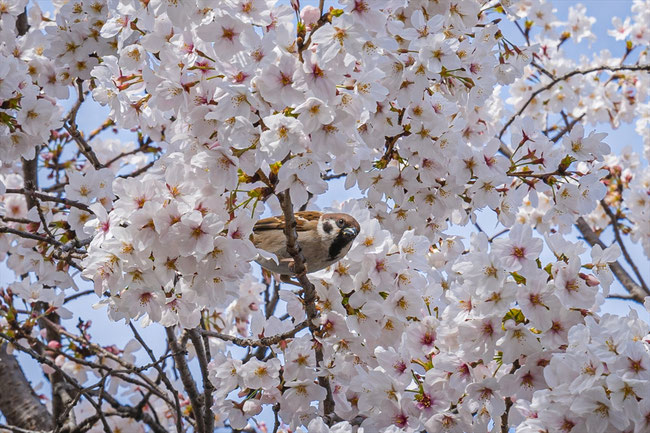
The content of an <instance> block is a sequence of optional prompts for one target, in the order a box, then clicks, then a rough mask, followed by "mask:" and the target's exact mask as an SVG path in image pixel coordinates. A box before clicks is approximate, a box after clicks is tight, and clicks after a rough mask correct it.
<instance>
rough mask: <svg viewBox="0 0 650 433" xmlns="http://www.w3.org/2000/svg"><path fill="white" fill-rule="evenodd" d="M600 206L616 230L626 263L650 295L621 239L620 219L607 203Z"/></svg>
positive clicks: (601, 203) (617, 240)
mask: <svg viewBox="0 0 650 433" xmlns="http://www.w3.org/2000/svg"><path fill="white" fill-rule="evenodd" d="M600 205H601V206H602V207H603V209H604V210H605V213H606V214H607V216H608V217H609V219H610V220H611V221H612V228H613V229H614V237H615V238H616V242H618V246H619V247H621V252H622V253H623V257H625V261H626V262H627V263H628V264H629V265H630V267H631V268H632V271H633V272H634V275H636V278H637V279H638V281H639V284H640V285H641V288H642V289H643V291H644V292H646V294H648V295H650V290H649V289H648V286H647V285H646V283H645V281H644V280H643V277H642V276H641V272H639V268H638V267H637V266H636V263H634V260H632V258H631V257H630V253H629V252H628V251H627V247H626V246H625V244H624V243H623V239H622V238H621V232H620V231H619V229H618V218H617V217H616V215H614V214H613V213H612V210H611V209H610V208H609V206H608V205H607V203H605V200H601V201H600Z"/></svg>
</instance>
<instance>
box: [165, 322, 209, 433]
mask: <svg viewBox="0 0 650 433" xmlns="http://www.w3.org/2000/svg"><path fill="white" fill-rule="evenodd" d="M165 332H166V333H167V341H168V342H169V347H170V348H171V349H172V353H174V361H175V362H176V369H177V370H178V373H179V374H180V377H181V382H183V387H184V388H185V391H186V392H187V396H188V397H189V399H190V404H191V405H192V412H193V413H194V419H195V420H196V430H197V432H198V433H206V432H205V422H204V419H203V417H202V416H201V412H202V411H201V400H200V399H199V392H198V391H197V389H196V383H195V382H194V377H192V373H191V372H190V368H189V366H188V365H187V361H186V360H185V356H184V354H183V350H181V348H180V346H179V345H178V342H177V341H176V336H175V335H174V329H173V328H172V327H171V326H170V327H167V328H165Z"/></svg>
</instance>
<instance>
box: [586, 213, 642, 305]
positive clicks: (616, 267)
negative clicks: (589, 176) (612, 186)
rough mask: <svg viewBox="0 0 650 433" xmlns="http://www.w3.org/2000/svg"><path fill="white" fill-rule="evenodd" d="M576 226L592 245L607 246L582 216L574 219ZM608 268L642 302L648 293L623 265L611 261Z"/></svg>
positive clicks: (636, 299)
mask: <svg viewBox="0 0 650 433" xmlns="http://www.w3.org/2000/svg"><path fill="white" fill-rule="evenodd" d="M576 227H577V228H578V230H580V233H582V236H583V237H584V238H585V240H586V241H587V242H588V243H589V245H591V246H592V247H593V246H594V245H596V244H598V245H600V247H601V248H603V249H605V248H607V246H606V245H605V244H604V243H603V242H602V241H601V240H600V238H599V237H598V235H597V234H596V233H595V232H594V231H593V230H591V227H589V224H587V221H585V220H584V218H582V217H580V218H578V220H577V221H576ZM609 268H610V269H611V270H612V273H613V274H614V275H615V276H616V278H617V279H618V281H619V282H620V283H621V284H622V285H623V287H624V288H625V290H627V291H628V292H629V293H630V296H631V297H632V298H633V299H634V300H635V301H637V302H640V303H641V304H643V300H644V299H645V297H646V296H648V295H649V294H648V293H646V292H644V290H643V289H642V288H641V286H639V285H638V284H637V283H636V282H635V281H634V280H633V279H632V277H630V276H629V275H628V273H627V271H625V269H623V266H621V265H620V263H618V262H612V263H610V264H609Z"/></svg>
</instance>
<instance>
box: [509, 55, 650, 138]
mask: <svg viewBox="0 0 650 433" xmlns="http://www.w3.org/2000/svg"><path fill="white" fill-rule="evenodd" d="M599 71H609V72H618V71H650V65H630V66H615V67H611V66H596V67H594V68H589V69H585V70H582V71H581V70H575V71H571V72H569V73H566V74H564V75H562V76H560V77H558V78H555V79H554V80H552V81H551V82H550V83H548V84H547V85H546V86H544V87H540V88H539V89H537V90H535V91H534V92H533V93H531V94H530V97H529V98H528V100H527V101H526V102H525V103H524V105H523V106H522V107H521V108H520V109H519V111H517V112H516V113H515V114H513V115H512V117H511V118H510V119H508V121H507V122H506V124H505V125H503V128H501V131H499V135H498V136H497V137H498V138H501V137H503V134H504V133H505V132H506V130H507V129H508V127H510V125H512V122H514V121H515V119H516V118H517V117H519V116H521V114H522V113H523V112H524V111H525V110H526V108H527V107H528V105H530V103H531V102H532V101H533V99H535V97H536V96H537V95H539V94H540V93H542V92H545V91H547V90H549V89H551V88H552V87H553V86H555V85H556V84H557V83H559V82H560V81H565V80H567V79H569V78H571V77H573V76H574V75H586V74H590V73H592V72H599Z"/></svg>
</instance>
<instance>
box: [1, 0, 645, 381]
mask: <svg viewBox="0 0 650 433" xmlns="http://www.w3.org/2000/svg"><path fill="white" fill-rule="evenodd" d="M37 3H38V4H39V5H40V6H41V8H42V9H43V10H45V11H47V10H52V3H51V2H50V1H45V0H38V1H37ZM302 3H303V4H305V2H302ZM308 3H312V4H313V3H314V2H308ZM331 3H332V2H329V1H326V5H329V4H331ZM553 3H554V4H555V5H556V7H557V9H558V12H557V16H558V18H559V19H560V20H565V19H566V17H567V14H568V8H569V7H570V6H572V5H575V4H577V3H579V2H575V1H568V0H564V1H563V0H559V1H555V2H553ZM583 3H585V4H586V5H587V10H588V13H589V14H590V15H592V16H594V17H595V18H596V23H595V25H594V27H593V32H594V33H595V34H596V35H597V37H598V40H597V42H596V43H594V44H593V45H592V47H591V48H589V47H588V43H587V42H582V43H581V44H578V45H576V44H574V43H573V42H572V41H569V42H567V43H565V45H564V49H565V51H566V53H567V54H568V55H569V56H571V57H573V58H578V56H580V55H582V54H584V53H586V52H590V53H593V52H598V51H599V50H601V49H604V48H607V49H610V51H612V53H613V54H614V55H620V53H621V52H622V50H623V48H624V46H623V44H622V43H621V42H616V41H615V40H614V39H613V38H610V37H609V36H608V35H607V33H606V31H607V29H609V28H610V27H611V17H612V15H613V13H614V12H616V13H621V18H622V19H624V18H625V16H626V15H629V13H630V12H629V7H630V6H631V5H632V1H626V0H589V1H586V2H583ZM508 28H509V29H506V36H507V37H508V38H509V39H510V40H511V41H513V42H520V43H523V41H522V38H521V36H520V35H519V33H518V31H517V30H516V29H515V28H514V25H511V24H510V25H509V26H508ZM107 112H108V110H107V109H105V108H103V107H100V106H98V105H97V104H91V103H85V104H84V105H83V107H82V109H81V112H80V113H79V117H78V118H79V119H93V121H92V122H91V123H90V124H89V125H88V124H84V125H81V126H82V128H83V130H85V131H86V132H88V131H90V130H92V129H94V128H95V127H96V126H97V125H98V124H99V123H101V121H102V120H103V119H105V116H106V114H107ZM93 122H94V123H93ZM586 129H587V131H589V130H591V128H586ZM596 129H597V130H599V131H603V132H608V133H609V136H608V138H607V140H606V141H607V142H608V144H609V145H610V146H611V148H612V151H613V152H614V153H619V152H620V150H621V149H622V148H623V147H625V146H627V145H631V146H633V148H634V149H635V150H636V151H638V152H639V153H641V152H642V145H641V140H640V138H639V137H638V136H637V134H636V133H635V132H634V126H633V125H623V126H621V127H620V128H619V129H617V130H612V129H611V128H610V127H609V126H607V125H599V126H598V127H597V128H596ZM104 136H105V137H108V136H109V135H106V134H105V135H104ZM120 137H121V138H123V139H130V135H129V133H124V134H120ZM358 196H359V191H358V190H353V191H346V190H345V189H344V188H343V181H341V180H338V181H337V180H335V181H331V182H330V189H329V191H327V192H326V193H325V194H323V195H322V196H320V197H318V200H317V201H316V203H317V204H318V206H320V207H326V206H329V205H330V204H332V203H333V202H334V201H341V200H344V199H346V198H351V197H358ZM491 214H492V213H491V212H490V211H485V212H482V213H481V217H480V219H479V221H480V224H481V226H482V227H483V228H484V229H486V230H487V231H488V232H493V233H494V232H496V231H498V229H497V228H495V220H494V217H493V215H491ZM471 231H472V228H471V227H470V228H454V229H453V232H454V233H457V234H461V235H467V234H468V233H470V232H471ZM576 235H577V234H576ZM603 240H604V242H605V243H607V244H609V243H610V242H611V241H612V235H611V233H609V232H607V233H605V235H604V236H603ZM628 245H629V247H630V254H631V255H632V257H638V258H639V259H640V260H639V263H638V264H639V267H640V269H641V270H642V272H643V273H644V278H645V279H646V281H650V265H649V264H648V260H647V258H645V256H644V255H643V251H642V250H641V248H640V247H639V246H638V245H634V244H629V243H628ZM14 278H15V277H14V275H13V273H12V272H11V271H9V270H8V269H7V268H6V267H5V266H4V264H0V286H6V285H7V284H8V283H10V282H12V281H14ZM82 287H83V288H84V289H85V288H89V287H91V285H90V284H89V283H83V284H82ZM619 292H620V286H619ZM96 301H97V298H96V297H95V296H94V295H90V296H87V297H84V298H81V299H78V300H75V301H73V302H71V303H70V304H69V305H68V308H69V309H70V310H72V311H75V312H76V313H78V312H81V313H82V315H81V316H82V318H84V319H85V320H87V319H89V318H92V321H93V325H92V327H91V329H90V331H91V334H92V335H93V339H94V341H96V342H99V343H105V344H112V343H117V344H118V345H124V344H126V342H127V341H128V340H129V339H130V338H131V337H132V336H131V332H130V331H129V329H128V327H127V326H126V325H124V324H123V323H114V322H111V321H110V320H108V318H107V317H106V314H105V310H104V309H99V310H97V311H94V310H92V308H91V306H92V304H93V303H95V302H96ZM629 308H635V309H637V310H638V311H639V313H640V316H641V317H645V319H646V320H647V321H649V322H650V315H649V314H648V312H646V311H645V310H644V309H643V308H642V307H640V306H638V305H637V304H633V303H631V302H628V301H618V300H608V301H607V302H606V303H605V305H604V306H603V309H602V310H603V311H604V312H611V313H616V314H626V312H627V311H628V309H629ZM76 322H77V315H75V317H74V318H73V319H71V320H70V321H68V322H67V324H69V325H70V326H71V327H74V325H75V324H76ZM140 332H141V334H142V336H143V337H144V339H145V340H146V341H148V342H158V344H153V345H152V347H153V349H154V351H156V352H157V354H160V353H161V352H162V351H163V350H164V332H163V330H162V328H161V327H160V326H158V325H152V326H149V327H147V328H144V329H141V330H140ZM20 360H21V363H22V365H23V368H24V369H25V370H26V372H27V374H28V375H29V377H31V378H33V379H35V380H36V381H39V380H40V379H39V377H42V376H41V375H40V368H39V367H38V366H37V364H36V363H35V362H34V361H32V360H31V359H30V358H28V357H26V356H22V355H21V356H20ZM139 360H140V361H144V362H146V361H145V358H144V354H141V356H140V359H139Z"/></svg>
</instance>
